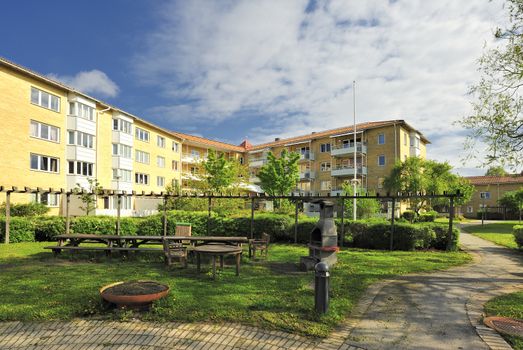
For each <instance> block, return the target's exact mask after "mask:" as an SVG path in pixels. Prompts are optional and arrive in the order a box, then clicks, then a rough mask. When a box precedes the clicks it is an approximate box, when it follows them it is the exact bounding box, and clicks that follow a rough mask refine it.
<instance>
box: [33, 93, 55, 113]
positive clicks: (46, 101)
mask: <svg viewBox="0 0 523 350" xmlns="http://www.w3.org/2000/svg"><path fill="white" fill-rule="evenodd" d="M31 103H32V104H35V105H37V106H40V107H44V108H47V109H50V110H53V111H55V112H60V97H58V96H55V95H51V94H50V93H47V92H45V91H42V90H39V89H37V88H35V87H31Z"/></svg>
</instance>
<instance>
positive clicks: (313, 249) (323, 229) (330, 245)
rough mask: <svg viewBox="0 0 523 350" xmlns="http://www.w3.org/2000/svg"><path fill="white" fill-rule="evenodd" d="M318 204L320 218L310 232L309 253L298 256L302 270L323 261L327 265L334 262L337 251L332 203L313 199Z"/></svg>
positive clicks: (309, 268)
mask: <svg viewBox="0 0 523 350" xmlns="http://www.w3.org/2000/svg"><path fill="white" fill-rule="evenodd" d="M315 203H318V204H319V205H320V220H319V221H318V223H317V224H316V226H315V227H314V229H313V230H312V232H311V234H310V242H309V244H308V247H309V255H308V256H303V257H301V258H300V266H301V268H302V270H305V271H308V270H312V269H314V266H315V265H316V264H317V263H319V262H320V261H323V262H325V263H327V264H328V265H329V266H332V265H334V264H336V261H337V260H338V259H337V256H336V252H338V250H339V248H338V232H337V230H336V223H335V222H334V203H332V202H330V201H325V200H318V201H315Z"/></svg>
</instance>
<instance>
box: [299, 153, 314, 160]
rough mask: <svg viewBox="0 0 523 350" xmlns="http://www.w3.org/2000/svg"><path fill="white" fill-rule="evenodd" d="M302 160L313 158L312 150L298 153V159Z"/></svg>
mask: <svg viewBox="0 0 523 350" xmlns="http://www.w3.org/2000/svg"><path fill="white" fill-rule="evenodd" d="M302 160H314V152H310V151H306V152H303V153H300V161H302Z"/></svg>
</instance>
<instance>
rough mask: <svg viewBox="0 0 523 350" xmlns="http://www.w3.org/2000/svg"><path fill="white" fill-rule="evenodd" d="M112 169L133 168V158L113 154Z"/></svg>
mask: <svg viewBox="0 0 523 350" xmlns="http://www.w3.org/2000/svg"><path fill="white" fill-rule="evenodd" d="M113 169H125V170H133V160H132V159H130V158H123V157H120V156H113Z"/></svg>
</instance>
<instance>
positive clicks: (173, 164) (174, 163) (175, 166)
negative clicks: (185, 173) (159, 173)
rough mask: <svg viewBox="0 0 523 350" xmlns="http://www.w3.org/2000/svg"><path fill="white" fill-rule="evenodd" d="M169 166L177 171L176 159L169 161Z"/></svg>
mask: <svg viewBox="0 0 523 350" xmlns="http://www.w3.org/2000/svg"><path fill="white" fill-rule="evenodd" d="M171 168H172V170H174V171H178V161H177V160H173V161H172V162H171Z"/></svg>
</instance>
